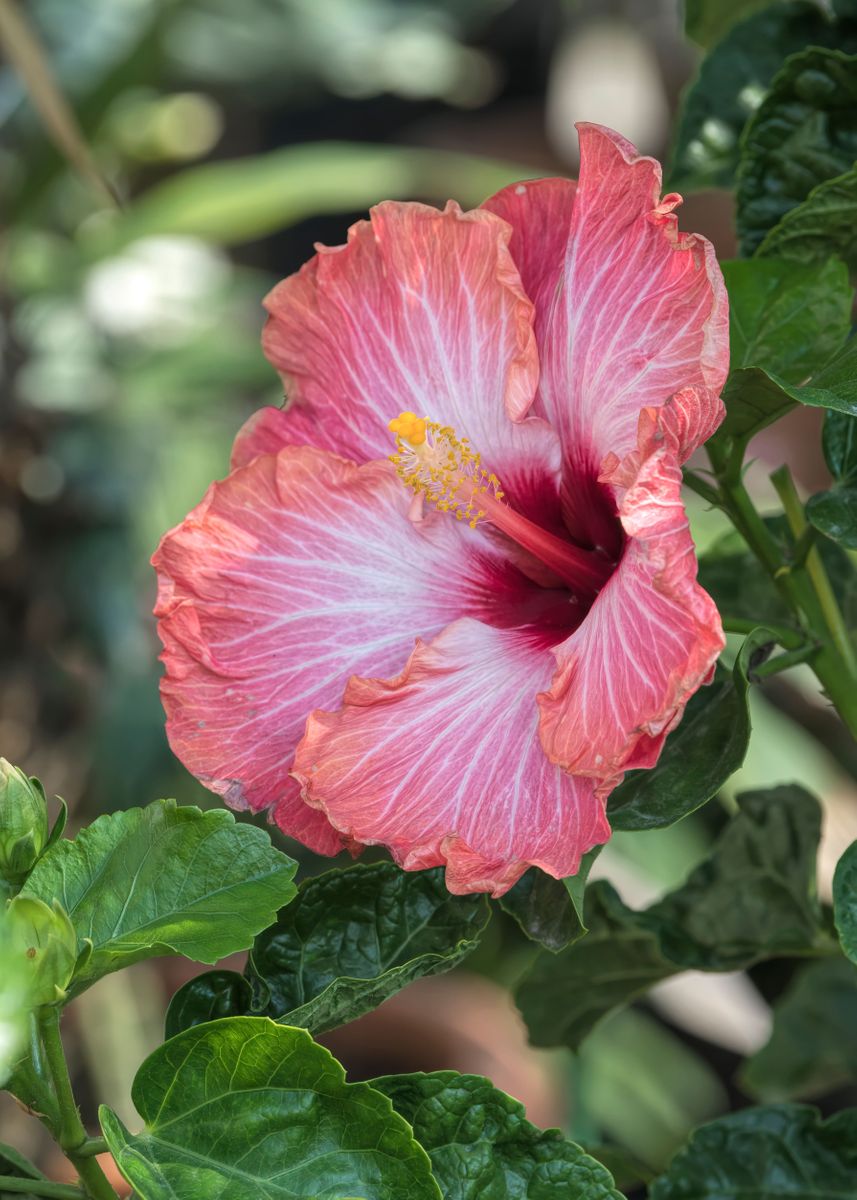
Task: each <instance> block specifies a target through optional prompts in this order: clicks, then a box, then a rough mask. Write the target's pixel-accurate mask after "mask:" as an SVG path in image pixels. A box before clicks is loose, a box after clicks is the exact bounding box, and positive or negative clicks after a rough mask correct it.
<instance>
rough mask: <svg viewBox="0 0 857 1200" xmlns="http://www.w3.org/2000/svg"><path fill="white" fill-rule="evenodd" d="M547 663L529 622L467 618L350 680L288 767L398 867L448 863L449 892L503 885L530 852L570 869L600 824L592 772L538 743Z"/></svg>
mask: <svg viewBox="0 0 857 1200" xmlns="http://www.w3.org/2000/svg"><path fill="white" fill-rule="evenodd" d="M554 665H555V664H554V661H553V658H552V655H551V652H550V650H549V648H547V647H546V646H545V645H544V643H543V642H542V641H541V640H540V639H538V638H537V637H534V636H533V632H532V631H528V630H523V629H496V628H491V627H490V626H488V625H484V624H482V623H481V622H479V621H475V620H472V619H464V620H461V621H457V622H456V623H455V624H454V625H452V626H450V627H449V628H448V629H447V630H445V632H444V633H442V634H441V635H440V636H439V637H437V638H436V639H435V640H434V641H433V642H432V643H430V644H428V645H426V644H425V643H423V642H420V643H419V644H418V645H417V648H416V650H415V651H414V653H413V655H412V656H411V659H410V661H409V662H408V664H407V666H406V668H405V670H404V671H403V672H402V674H401V675H399V676H398V677H397V678H395V679H392V680H382V679H359V678H355V679H352V681H351V682H350V684H349V685H348V688H347V690H346V693H345V704H344V706H343V707H342V709H340V710H339V711H338V712H316V713H313V715H312V716H311V717H310V719H309V721H308V722H307V731H306V736H305V737H304V740H303V741H302V742H301V745H300V746H299V748H298V753H297V755H296V759H295V774H296V776H297V777H298V779H299V780H300V781H301V783H302V785H303V787H304V795H305V797H306V799H307V801H308V803H310V804H312V805H315V806H318V807H320V808H322V809H323V810H324V811H325V812H326V814H327V816H328V817H329V818H330V820H331V821H332V822H333V824H335V825H336V826H337V828H339V829H341V830H342V831H343V833H344V834H346V835H347V836H350V837H352V838H354V839H356V840H358V841H361V842H367V843H370V842H380V843H382V844H384V845H387V846H389V847H390V849H391V851H392V853H393V855H394V856H395V858H396V860H397V861H398V862H400V863H401V865H402V866H403V867H405V868H406V869H407V870H415V869H418V868H422V867H431V866H438V865H441V864H444V863H445V864H446V868H447V870H446V882H447V887H448V888H449V889H450V891H452V892H471V891H490V892H492V893H493V894H494V895H502V893H503V892H505V891H506V890H507V889H508V888H510V887H511V886H512V885H513V884H514V883H515V881H516V880H517V879H519V878H520V876H521V875H522V874H523V872H524V871H525V870H526V869H527V867H528V866H529V865H530V864H536V865H538V866H539V867H541V868H542V869H543V870H545V871H547V872H548V873H549V874H551V875H554V876H556V877H561V876H565V875H573V874H574V873H575V872H576V871H577V868H578V865H579V862H580V857H581V855H582V854H584V853H585V852H586V851H587V850H589V849H591V847H592V846H593V845H596V844H598V843H600V842H603V841H606V839H607V837H608V836H609V832H610V830H609V826H608V824H607V821H606V818H605V816H604V804H603V800H602V799H601V798H600V797H599V796H598V795H597V794H596V792H597V785H596V783H594V782H593V781H592V780H588V779H579V778H577V779H576V778H573V777H572V776H570V775H567V774H565V773H564V772H563V771H561V770H559V769H558V768H557V767H556V766H554V765H553V763H551V762H550V761H549V760H548V759H547V757H546V756H545V754H544V753H543V751H542V749H541V746H540V745H539V740H538V709H537V706H536V696H537V694H538V692H540V691H541V690H542V689H543V688H545V687H547V686H548V685H549V683H550V679H551V675H552V673H553V669H554Z"/></svg>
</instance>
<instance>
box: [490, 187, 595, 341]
mask: <svg viewBox="0 0 857 1200" xmlns="http://www.w3.org/2000/svg"><path fill="white" fill-rule="evenodd" d="M576 191H577V184H576V183H575V181H574V180H572V179H530V180H527V181H526V182H524V183H512V184H509V186H508V187H505V188H503V189H502V191H499V192H497V193H496V194H495V195H494V196H491V197H490V199H488V200H486V201H485V203H484V204H483V205H482V207H483V208H487V209H488V210H489V211H490V212H493V213H496V214H497V216H498V217H502V218H503V220H504V221H507V222H508V223H509V224H510V225H511V226H512V239H511V241H510V242H509V250H510V252H511V255H512V258H513V259H514V262H515V266H516V267H517V268H518V273H519V274H520V276H521V283H522V285H523V288H524V291H525V292H526V293H527V295H528V296H529V298H530V300H532V302H533V305H534V306H535V310H536V328H537V330H538V328H539V323H540V322H542V321H543V320H544V317H545V316H546V315H547V313H549V311H550V307H551V303H552V301H553V299H554V296H555V293H556V289H557V284H558V283H559V280H560V277H561V275H562V272H563V267H564V263H565V252H566V248H567V246H568V235H569V230H570V228H571V214H572V212H573V210H574V196H575V192H576Z"/></svg>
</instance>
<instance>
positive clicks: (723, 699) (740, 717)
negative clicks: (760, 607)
mask: <svg viewBox="0 0 857 1200" xmlns="http://www.w3.org/2000/svg"><path fill="white" fill-rule="evenodd" d="M774 640H775V639H774V638H773V637H772V635H771V634H769V633H768V632H767V631H766V630H763V629H758V630H756V631H755V632H754V633H753V634H752V635H751V636H750V637H748V638H747V639H746V641H745V642H744V645H743V646H742V647H741V651H740V653H739V654H738V657H737V658H736V660H735V665H734V667H733V669H732V671H731V672H730V671H726V670H724V669H723V668H720V669H719V670H718V671H717V673H716V675H715V677H714V681H713V682H712V683H711V684H710V685H709V686H708V687H703V688H700V689H699V691H698V692H697V693H696V695H695V696H692V697H691V699H690V701H689V703H688V705H687V709H686V710H685V714H684V717H683V718H682V720H681V724H680V725H679V726H678V728H677V729H675V730H673V732H672V733H671V734H670V735H669V737H668V738H667V740H666V745H665V746H664V749H663V752H662V754H661V756H660V758H659V759H658V762H657V765H656V766H654V767H652V769H651V770H650V771H629V772H628V775H627V776H626V778H625V780H624V782H622V783H621V784H620V785H619V786H618V787H617V788H616V789H615V791H614V792H612V794H611V796H610V798H609V800H608V802H607V816H608V818H609V820H610V825H611V827H612V828H613V829H663V828H664V827H665V826H667V825H672V824H674V823H675V822H676V821H680V820H681V819H682V817H686V816H687V815H688V813H692V812H695V811H696V809H698V808H700V807H701V806H702V805H703V804H705V803H706V802H707V801H708V800H710V799H711V797H712V796H714V795H716V794H717V792H719V791H720V789H721V787H723V784H724V783H725V782H726V780H727V779H728V778H729V776H730V775H732V774H734V773H735V771H737V770H738V768H739V767H740V766H741V764H742V762H743V761H744V756H745V755H746V753H747V746H748V745H749V742H750V708H749V691H750V678H749V677H750V672H751V670H752V667H753V666H754V665H756V664H757V663H758V662H759V661H761V660H762V659H764V658H765V657H766V656H767V651H768V649H769V648H770V647H771V645H772V644H773V642H774Z"/></svg>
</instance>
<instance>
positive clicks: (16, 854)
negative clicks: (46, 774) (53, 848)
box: [0, 758, 48, 884]
mask: <svg viewBox="0 0 857 1200" xmlns="http://www.w3.org/2000/svg"><path fill="white" fill-rule="evenodd" d="M47 840H48V806H47V804H46V803H45V793H44V790H43V789H42V785H41V784H40V783H39V781H38V779H30V778H28V777H27V776H26V775H25V774H24V772H23V771H22V770H20V768H19V767H13V766H12V764H11V763H9V762H7V761H6V759H5V758H0V876H2V878H3V879H5V880H6V881H7V882H8V883H12V884H20V883H23V882H24V879H25V878H26V876H27V873H28V872H29V871H30V870H32V868H33V867H34V866H35V863H36V860H37V859H38V857H39V855H40V854H41V853H42V851H43V850H44V848H45V845H46V844H47Z"/></svg>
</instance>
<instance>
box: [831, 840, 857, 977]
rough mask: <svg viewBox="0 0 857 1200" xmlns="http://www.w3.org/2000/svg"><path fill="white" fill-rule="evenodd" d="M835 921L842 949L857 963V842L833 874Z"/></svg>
mask: <svg viewBox="0 0 857 1200" xmlns="http://www.w3.org/2000/svg"><path fill="white" fill-rule="evenodd" d="M833 919H834V922H835V924H836V932H837V933H838V934H839V941H840V944H841V945H842V949H843V950H844V951H845V953H846V954H847V955H848V957H849V958H850V959H851V961H852V962H854V963H857V842H852V843H851V845H850V846H849V847H848V849H847V850H846V851H845V853H844V854H843V855H842V857H841V858H840V860H839V862H838V863H837V864H836V870H835V872H834V874H833Z"/></svg>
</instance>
